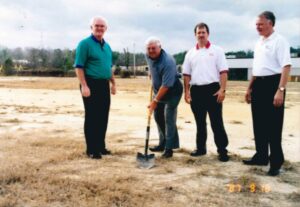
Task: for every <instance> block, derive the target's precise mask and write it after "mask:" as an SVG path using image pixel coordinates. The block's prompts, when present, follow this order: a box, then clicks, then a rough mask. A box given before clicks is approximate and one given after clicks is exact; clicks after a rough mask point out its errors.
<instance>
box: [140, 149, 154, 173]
mask: <svg viewBox="0 0 300 207" xmlns="http://www.w3.org/2000/svg"><path fill="white" fill-rule="evenodd" d="M136 161H137V166H138V167H139V168H145V169H150V168H152V167H154V165H155V155H154V154H150V155H147V156H146V155H144V154H142V153H140V152H138V153H137V156H136Z"/></svg>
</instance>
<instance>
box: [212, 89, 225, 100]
mask: <svg viewBox="0 0 300 207" xmlns="http://www.w3.org/2000/svg"><path fill="white" fill-rule="evenodd" d="M214 96H217V102H218V103H222V102H223V101H224V99H225V90H224V89H222V88H220V89H219V90H218V91H217V92H216V93H215V94H214Z"/></svg>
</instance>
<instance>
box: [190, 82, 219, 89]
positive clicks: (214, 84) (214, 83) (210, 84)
mask: <svg viewBox="0 0 300 207" xmlns="http://www.w3.org/2000/svg"><path fill="white" fill-rule="evenodd" d="M217 85H220V84H219V83H218V82H213V83H209V84H206V85H194V84H192V87H199V88H202V87H209V86H217Z"/></svg>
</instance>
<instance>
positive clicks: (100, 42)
mask: <svg viewBox="0 0 300 207" xmlns="http://www.w3.org/2000/svg"><path fill="white" fill-rule="evenodd" d="M91 38H92V39H93V40H94V41H95V42H97V43H99V44H101V46H103V45H104V44H105V40H104V39H102V41H99V40H98V39H97V38H96V37H95V36H94V35H93V34H91Z"/></svg>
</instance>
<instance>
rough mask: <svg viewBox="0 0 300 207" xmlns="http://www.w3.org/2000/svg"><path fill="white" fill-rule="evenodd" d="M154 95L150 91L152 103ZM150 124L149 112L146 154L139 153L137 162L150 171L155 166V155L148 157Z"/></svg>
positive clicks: (149, 116) (151, 90)
mask: <svg viewBox="0 0 300 207" xmlns="http://www.w3.org/2000/svg"><path fill="white" fill-rule="evenodd" d="M152 95H153V88H152V87H151V89H150V102H151V101H152ZM150 122H151V113H150V111H149V112H148V121H147V130H146V140H145V141H146V143H145V154H142V153H140V152H138V153H137V156H136V161H137V166H138V167H139V168H146V169H150V168H152V167H154V165H155V163H154V162H155V155H154V154H150V155H148V146H149V136H150Z"/></svg>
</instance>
